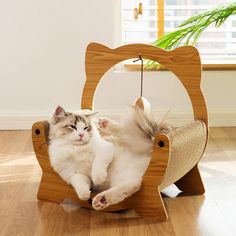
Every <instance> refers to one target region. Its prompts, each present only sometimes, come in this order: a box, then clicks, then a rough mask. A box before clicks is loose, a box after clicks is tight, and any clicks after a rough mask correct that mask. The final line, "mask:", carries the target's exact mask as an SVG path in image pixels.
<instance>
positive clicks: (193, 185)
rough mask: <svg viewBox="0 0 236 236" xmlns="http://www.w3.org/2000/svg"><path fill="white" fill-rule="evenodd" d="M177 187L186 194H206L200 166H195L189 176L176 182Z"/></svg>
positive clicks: (186, 175)
mask: <svg viewBox="0 0 236 236" xmlns="http://www.w3.org/2000/svg"><path fill="white" fill-rule="evenodd" d="M175 185H176V186H177V187H178V189H179V190H180V191H182V192H183V193H184V194H189V195H201V194H204V193H205V188H204V185H203V182H202V178H201V175H200V172H199V169H198V165H195V166H194V167H193V168H192V169H191V170H190V171H189V172H188V173H187V174H185V175H184V176H183V177H182V178H181V179H179V180H178V181H176V182H175Z"/></svg>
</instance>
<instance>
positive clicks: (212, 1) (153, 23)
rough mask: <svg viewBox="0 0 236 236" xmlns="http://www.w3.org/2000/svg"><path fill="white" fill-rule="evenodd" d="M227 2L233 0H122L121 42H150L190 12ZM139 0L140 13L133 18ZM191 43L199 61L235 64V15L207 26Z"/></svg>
mask: <svg viewBox="0 0 236 236" xmlns="http://www.w3.org/2000/svg"><path fill="white" fill-rule="evenodd" d="M228 2H233V0H227V1H225V0H139V1H138V0H137V1H135V0H133V1H128V0H123V6H122V8H123V11H122V13H123V14H122V19H123V22H122V24H123V26H122V27H123V35H122V39H123V44H128V43H152V42H154V41H155V40H156V39H157V38H158V37H160V36H162V35H163V34H166V33H168V32H171V31H173V30H174V29H175V27H177V26H178V25H180V24H181V23H182V22H183V21H184V20H186V19H187V18H189V17H190V16H193V15H195V14H198V13H200V12H202V11H204V10H209V9H210V8H213V7H216V6H217V5H220V4H225V3H228ZM139 3H142V8H143V14H142V15H138V19H134V8H135V7H137V8H138V6H139ZM195 46H196V47H197V48H198V50H199V51H200V54H201V59H202V63H203V64H236V15H235V16H230V17H229V18H228V19H227V20H226V22H225V23H224V24H223V25H221V26H220V27H219V28H215V26H214V25H211V26H209V27H208V28H207V29H206V30H205V32H203V34H202V35H201V37H200V38H199V39H198V41H197V43H196V44H195Z"/></svg>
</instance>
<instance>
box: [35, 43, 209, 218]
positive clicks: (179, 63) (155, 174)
mask: <svg viewBox="0 0 236 236" xmlns="http://www.w3.org/2000/svg"><path fill="white" fill-rule="evenodd" d="M140 53H141V55H142V56H143V58H146V59H151V60H154V61H158V62H159V63H160V64H161V65H163V66H165V68H167V69H168V70H170V71H172V72H173V73H174V74H175V75H176V76H177V78H178V79H179V80H180V81H181V83H182V84H183V86H184V87H185V89H186V90H187V93H188V95H189V97H190V100H191V103H192V108H193V113H194V121H192V122H191V123H189V124H187V125H185V126H183V127H179V128H177V129H176V130H175V131H173V132H172V133H171V134H170V135H168V136H167V135H165V134H157V135H156V137H155V140H154V146H153V152H152V158H151V161H150V164H149V167H148V168H147V170H146V172H145V174H144V176H143V182H142V187H141V189H140V191H138V192H137V193H135V194H133V195H132V196H131V197H129V198H127V199H125V200H124V201H123V202H121V203H119V204H116V205H113V206H110V207H108V208H105V209H104V210H102V211H108V212H111V211H118V210H123V209H129V208H133V209H135V210H136V212H137V214H138V215H140V216H143V217H149V218H152V219H155V220H158V221H165V220H166V219H167V212H166V209H165V206H164V204H163V200H162V197H161V194H160V191H161V190H162V189H164V188H165V187H167V186H169V185H171V184H175V185H176V186H177V187H178V188H179V189H180V190H181V191H183V192H184V193H185V194H191V195H194V194H195V195H198V194H203V193H204V186H203V183H202V180H201V176H200V173H199V170H198V162H199V160H200V159H201V157H202V155H203V153H204V150H205V147H206V144H207V139H208V116H207V108H206V104H205V100H204V97H203V94H202V92H201V88H200V82H201V62H200V57H199V54H198V51H197V49H196V48H194V47H192V46H184V47H180V48H177V49H175V50H173V51H165V50H162V49H160V48H157V47H155V46H151V45H145V44H130V45H125V46H121V47H119V48H116V49H110V48H108V47H106V46H104V45H101V44H97V43H91V44H89V45H88V47H87V51H86V75H87V80H86V83H85V86H84V89H83V95H82V101H81V107H82V109H91V110H92V108H93V99H94V94H95V90H96V88H97V85H98V83H99V81H100V80H101V78H102V77H103V75H104V74H105V73H106V72H107V71H108V70H109V69H110V68H111V67H113V66H114V65H116V64H117V63H119V62H121V61H124V60H127V59H130V58H137V57H138V56H139V55H140ZM142 102H143V100H142V98H140V99H138V100H137V103H138V104H137V105H139V106H141V107H142ZM48 131H49V124H48V122H46V121H42V122H36V123H35V124H34V125H33V127H32V139H33V146H34V151H35V154H36V157H37V159H38V161H39V164H40V166H41V168H42V179H41V182H40V186H39V190H38V199H39V200H43V201H51V202H57V203H60V202H62V201H63V200H64V199H65V198H69V199H71V200H74V201H77V202H79V204H81V205H82V206H84V207H86V208H89V209H92V206H91V202H89V201H82V200H80V199H78V197H77V195H76V193H75V191H74V189H73V188H72V186H70V185H68V184H66V183H65V182H64V181H63V180H62V179H61V177H60V176H59V175H58V174H57V173H56V172H55V171H54V170H53V169H52V167H51V166H50V162H49V157H48Z"/></svg>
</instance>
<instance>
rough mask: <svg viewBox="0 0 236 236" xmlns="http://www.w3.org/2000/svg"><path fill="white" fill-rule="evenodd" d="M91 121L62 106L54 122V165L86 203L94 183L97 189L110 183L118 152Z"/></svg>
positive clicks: (51, 150) (51, 136) (51, 146)
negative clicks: (114, 160)
mask: <svg viewBox="0 0 236 236" xmlns="http://www.w3.org/2000/svg"><path fill="white" fill-rule="evenodd" d="M91 117H92V115H91V114H87V115H81V114H80V115H77V114H73V113H69V112H65V110H64V109H63V108H62V107H60V106H59V107H57V109H56V111H55V113H54V115H53V117H52V119H51V121H50V131H49V157H50V162H51V165H52V167H53V169H54V170H55V171H56V172H57V173H58V174H59V175H60V176H61V177H62V179H63V180H64V181H66V182H67V183H68V184H71V185H72V186H73V187H74V189H75V191H76V193H77V195H78V197H79V198H80V199H82V200H88V199H89V197H90V193H91V191H90V189H91V185H92V182H91V180H93V183H94V184H95V185H101V184H103V183H104V181H105V180H106V177H107V167H108V165H109V164H110V162H111V161H112V158H113V149H114V148H113V144H112V143H109V142H107V141H105V140H104V139H102V138H101V137H100V135H99V133H98V131H97V129H96V127H95V126H94V125H93V122H92V121H91Z"/></svg>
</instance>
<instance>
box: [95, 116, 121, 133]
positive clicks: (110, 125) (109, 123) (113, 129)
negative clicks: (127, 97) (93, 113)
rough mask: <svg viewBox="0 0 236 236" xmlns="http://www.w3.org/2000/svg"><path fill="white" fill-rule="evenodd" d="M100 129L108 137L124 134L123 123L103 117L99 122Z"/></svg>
mask: <svg viewBox="0 0 236 236" xmlns="http://www.w3.org/2000/svg"><path fill="white" fill-rule="evenodd" d="M98 128H99V129H100V130H101V131H102V132H104V133H106V134H107V135H113V136H118V137H119V136H120V134H121V132H122V125H121V123H119V122H117V121H115V120H112V119H110V118H107V117H101V118H99V120H98Z"/></svg>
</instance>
